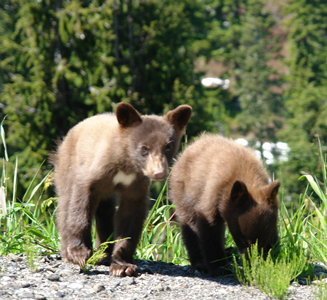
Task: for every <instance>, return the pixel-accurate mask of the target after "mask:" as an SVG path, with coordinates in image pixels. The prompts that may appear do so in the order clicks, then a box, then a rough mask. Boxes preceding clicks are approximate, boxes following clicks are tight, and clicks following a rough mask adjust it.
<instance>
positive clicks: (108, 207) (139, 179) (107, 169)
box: [52, 103, 192, 276]
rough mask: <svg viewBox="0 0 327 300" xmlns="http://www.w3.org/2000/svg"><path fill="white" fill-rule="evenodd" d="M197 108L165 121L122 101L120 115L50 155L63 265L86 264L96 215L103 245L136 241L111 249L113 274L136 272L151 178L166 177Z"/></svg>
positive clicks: (74, 134)
mask: <svg viewBox="0 0 327 300" xmlns="http://www.w3.org/2000/svg"><path fill="white" fill-rule="evenodd" d="M191 111H192V109H191V107H190V106H188V105H181V106H179V107H178V108H176V109H175V110H173V111H170V112H168V113H167V115H165V116H163V117H159V116H155V115H151V116H141V115H140V114H139V113H138V112H137V111H136V110H135V109H134V108H133V107H132V106H131V105H130V104H127V103H120V104H118V105H117V108H116V115H115V114H112V113H105V114H101V115H96V116H94V117H90V118H88V119H86V120H84V121H82V122H80V123H79V124H77V125H76V126H75V127H73V128H72V129H71V130H70V131H69V132H68V134H67V136H66V137H65V138H64V140H63V142H62V143H61V144H60V145H59V147H58V150H57V153H55V154H54V155H53V156H52V162H53V164H54V166H55V173H54V180H55V185H56V189H57V193H58V196H59V198H58V225H59V230H60V234H61V245H62V255H63V257H64V259H65V261H70V262H73V263H77V264H79V265H84V264H85V261H86V260H87V259H88V258H89V257H90V255H91V252H92V240H91V225H92V219H93V217H94V216H95V218H96V228H97V241H96V245H97V246H99V245H100V244H101V243H103V242H105V241H106V240H107V238H108V237H109V236H110V235H111V233H112V232H113V231H115V239H123V238H126V237H130V239H128V240H124V241H121V242H118V243H116V244H115V245H114V247H112V246H111V247H109V248H108V250H107V257H106V258H105V259H104V260H103V261H102V262H103V263H105V264H111V265H110V273H111V274H112V275H115V276H125V275H129V276H133V275H137V266H135V265H134V264H133V254H134V251H135V247H136V245H137V242H138V239H139V236H140V233H141V230H142V225H143V221H144V218H145V216H146V212H147V204H148V203H147V192H148V185H149V182H150V179H153V180H157V181H159V180H163V179H165V178H166V177H167V175H168V165H169V164H170V162H171V160H172V158H173V156H174V155H175V154H176V152H177V150H178V147H179V143H180V139H181V137H182V135H183V132H184V129H185V126H186V124H187V122H188V120H189V118H190V115H191ZM118 196H119V198H120V201H119V208H118V210H117V212H116V213H115V210H116V209H115V207H116V205H117V204H118V203H117V201H116V200H117V198H118ZM111 254H112V255H111Z"/></svg>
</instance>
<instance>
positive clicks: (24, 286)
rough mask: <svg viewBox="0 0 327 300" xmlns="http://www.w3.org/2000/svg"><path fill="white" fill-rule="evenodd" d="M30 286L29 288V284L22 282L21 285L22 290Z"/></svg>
mask: <svg viewBox="0 0 327 300" xmlns="http://www.w3.org/2000/svg"><path fill="white" fill-rule="evenodd" d="M30 286H31V284H30V283H29V282H23V283H22V288H28V287H30Z"/></svg>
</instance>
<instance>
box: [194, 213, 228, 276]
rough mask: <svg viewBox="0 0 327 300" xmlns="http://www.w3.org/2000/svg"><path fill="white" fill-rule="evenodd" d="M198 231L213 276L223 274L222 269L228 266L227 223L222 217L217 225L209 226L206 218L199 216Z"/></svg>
mask: <svg viewBox="0 0 327 300" xmlns="http://www.w3.org/2000/svg"><path fill="white" fill-rule="evenodd" d="M197 225H198V230H199V237H200V246H201V251H202V253H203V256H204V260H205V263H206V266H207V268H208V271H209V274H210V275H211V276H217V275H219V274H220V273H221V267H223V266H224V265H225V264H226V253H225V223H224V220H223V219H222V218H221V217H218V218H216V220H215V224H209V222H208V220H207V219H206V218H205V217H202V216H198V223H197Z"/></svg>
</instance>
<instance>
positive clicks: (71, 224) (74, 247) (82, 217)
mask: <svg viewBox="0 0 327 300" xmlns="http://www.w3.org/2000/svg"><path fill="white" fill-rule="evenodd" d="M94 206H95V203H92V201H91V199H90V192H89V189H88V188H86V187H82V185H80V186H77V185H75V186H74V187H73V188H72V195H71V198H70V199H69V205H68V206H67V212H61V213H67V218H66V224H65V226H64V227H61V228H60V231H61V234H62V235H64V236H65V241H66V243H65V245H64V246H65V247H66V249H62V253H63V255H64V260H65V261H66V262H72V263H74V264H78V265H79V266H84V265H85V264H86V261H87V259H88V258H89V257H90V256H91V254H92V238H91V225H92V222H91V220H92V216H93V213H94V212H93V211H92V210H93V208H94Z"/></svg>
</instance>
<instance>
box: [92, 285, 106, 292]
mask: <svg viewBox="0 0 327 300" xmlns="http://www.w3.org/2000/svg"><path fill="white" fill-rule="evenodd" d="M105 289H106V288H105V287H104V285H98V286H96V287H95V291H96V292H97V293H100V292H102V291H104V290H105Z"/></svg>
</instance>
